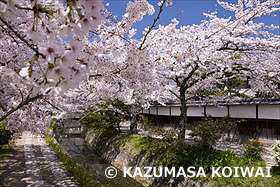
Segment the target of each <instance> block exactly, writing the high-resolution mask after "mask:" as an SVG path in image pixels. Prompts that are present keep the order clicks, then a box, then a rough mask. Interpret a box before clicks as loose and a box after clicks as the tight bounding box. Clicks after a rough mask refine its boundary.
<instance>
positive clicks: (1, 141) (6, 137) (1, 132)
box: [0, 121, 13, 149]
mask: <svg viewBox="0 0 280 187" xmlns="http://www.w3.org/2000/svg"><path fill="white" fill-rule="evenodd" d="M7 123H8V122H7V121H4V122H1V123H0V149H1V147H2V146H3V145H5V144H8V143H9V141H10V140H11V137H12V135H13V133H12V132H11V131H9V130H6V125H7Z"/></svg>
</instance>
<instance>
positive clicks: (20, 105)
mask: <svg viewBox="0 0 280 187" xmlns="http://www.w3.org/2000/svg"><path fill="white" fill-rule="evenodd" d="M42 97H43V94H39V95H36V96H34V97H30V98H29V97H28V98H27V99H26V100H25V101H22V102H21V103H20V104H19V105H18V106H17V107H16V108H13V109H11V110H10V111H8V112H7V113H6V114H5V115H4V116H2V117H1V118H0V122H1V121H3V120H5V119H6V118H7V117H8V116H9V115H11V114H13V113H14V112H16V111H17V110H19V109H20V108H22V107H23V106H25V105H27V104H29V103H30V102H33V101H36V100H37V99H40V98H42Z"/></svg>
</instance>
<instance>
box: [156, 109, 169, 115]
mask: <svg viewBox="0 0 280 187" xmlns="http://www.w3.org/2000/svg"><path fill="white" fill-rule="evenodd" d="M158 115H162V116H169V115H170V114H169V107H158Z"/></svg>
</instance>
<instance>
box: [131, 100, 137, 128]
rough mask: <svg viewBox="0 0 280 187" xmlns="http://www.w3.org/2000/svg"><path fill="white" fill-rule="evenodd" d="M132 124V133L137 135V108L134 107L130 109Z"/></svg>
mask: <svg viewBox="0 0 280 187" xmlns="http://www.w3.org/2000/svg"><path fill="white" fill-rule="evenodd" d="M130 112H131V116H132V117H131V122H130V133H137V119H136V108H135V106H134V105H132V106H131V108H130Z"/></svg>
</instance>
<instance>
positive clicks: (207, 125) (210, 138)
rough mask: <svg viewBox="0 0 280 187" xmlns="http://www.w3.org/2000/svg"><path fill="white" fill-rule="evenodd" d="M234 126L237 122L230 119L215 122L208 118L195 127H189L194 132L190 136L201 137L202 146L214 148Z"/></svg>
mask: <svg viewBox="0 0 280 187" xmlns="http://www.w3.org/2000/svg"><path fill="white" fill-rule="evenodd" d="M234 126H236V121H233V120H230V119H228V118H223V119H217V120H214V119H212V118H211V117H209V116H208V117H205V118H204V119H203V121H200V122H198V123H197V124H195V125H194V126H189V129H190V130H191V131H192V132H191V133H190V136H192V137H196V136H197V137H200V138H201V139H200V141H199V142H200V143H201V144H202V145H207V146H212V145H214V144H215V143H216V142H217V141H218V140H219V139H220V138H221V137H222V136H224V135H225V133H226V132H228V131H229V130H230V129H231V128H233V127H234Z"/></svg>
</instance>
